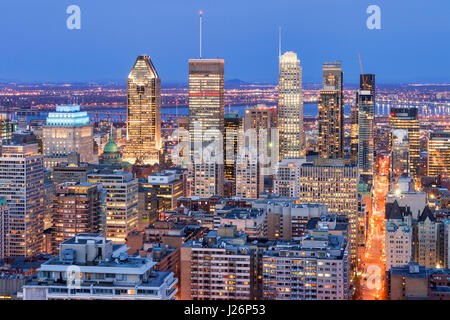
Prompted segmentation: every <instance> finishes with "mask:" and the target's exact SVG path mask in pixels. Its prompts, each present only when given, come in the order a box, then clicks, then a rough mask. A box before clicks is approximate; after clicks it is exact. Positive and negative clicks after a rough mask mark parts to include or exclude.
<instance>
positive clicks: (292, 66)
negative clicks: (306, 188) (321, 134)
mask: <svg viewBox="0 0 450 320" xmlns="http://www.w3.org/2000/svg"><path fill="white" fill-rule="evenodd" d="M278 130H279V139H280V140H279V141H280V142H279V148H280V159H284V158H300V157H304V156H305V155H306V151H305V132H304V129H303V91H302V67H301V65H300V60H299V59H298V58H297V54H296V53H294V52H292V51H288V52H286V53H284V54H283V55H282V56H281V57H280V74H279V80H278Z"/></svg>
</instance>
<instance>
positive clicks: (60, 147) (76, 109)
mask: <svg viewBox="0 0 450 320" xmlns="http://www.w3.org/2000/svg"><path fill="white" fill-rule="evenodd" d="M42 131H43V139H42V145H43V146H42V149H43V155H44V166H45V167H46V168H47V169H49V168H53V167H54V166H56V165H57V164H59V163H61V162H66V161H67V156H68V155H69V154H70V153H72V152H76V153H78V154H79V155H80V161H81V162H87V163H95V162H97V161H98V156H97V155H96V154H95V152H94V138H93V127H92V124H91V123H90V120H89V116H88V114H87V112H86V111H80V106H79V105H67V106H56V112H50V113H49V114H48V116H47V120H46V124H45V126H44V127H43V129H42Z"/></svg>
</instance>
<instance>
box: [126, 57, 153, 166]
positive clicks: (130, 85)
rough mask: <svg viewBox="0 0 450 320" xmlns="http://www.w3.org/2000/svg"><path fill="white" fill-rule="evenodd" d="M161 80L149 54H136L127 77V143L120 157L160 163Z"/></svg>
mask: <svg viewBox="0 0 450 320" xmlns="http://www.w3.org/2000/svg"><path fill="white" fill-rule="evenodd" d="M160 149H161V80H160V78H159V76H158V73H157V72H156V69H155V67H154V66H153V63H152V61H151V60H150V57H148V56H139V57H138V58H137V60H136V63H135V64H134V66H133V69H132V70H131V72H130V74H129V75H128V80H127V143H126V148H125V153H124V157H123V161H125V162H129V163H132V164H134V163H140V164H155V163H159V153H160Z"/></svg>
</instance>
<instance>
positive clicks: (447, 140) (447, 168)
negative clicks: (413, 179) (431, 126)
mask: <svg viewBox="0 0 450 320" xmlns="http://www.w3.org/2000/svg"><path fill="white" fill-rule="evenodd" d="M449 172H450V131H440V132H431V133H430V138H429V139H428V176H438V175H440V174H444V175H446V176H448V175H449Z"/></svg>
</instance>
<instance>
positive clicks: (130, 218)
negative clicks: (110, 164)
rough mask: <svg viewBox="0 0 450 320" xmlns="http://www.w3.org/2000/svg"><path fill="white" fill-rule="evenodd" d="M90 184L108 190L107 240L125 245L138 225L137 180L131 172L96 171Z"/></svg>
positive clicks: (91, 177) (89, 178) (91, 176)
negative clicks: (99, 185) (129, 235)
mask: <svg viewBox="0 0 450 320" xmlns="http://www.w3.org/2000/svg"><path fill="white" fill-rule="evenodd" d="M88 182H91V183H96V184H101V185H102V186H103V188H104V189H105V190H106V222H105V233H106V238H107V240H111V241H113V242H115V243H125V242H126V238H127V235H128V234H129V233H130V232H132V231H135V230H136V229H137V225H138V188H139V184H138V181H137V179H134V178H133V175H132V173H131V172H124V171H113V170H106V169H105V170H96V171H95V172H93V173H91V174H89V175H88Z"/></svg>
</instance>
